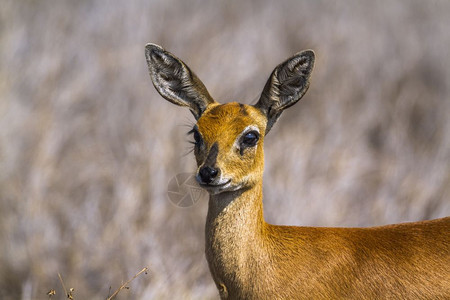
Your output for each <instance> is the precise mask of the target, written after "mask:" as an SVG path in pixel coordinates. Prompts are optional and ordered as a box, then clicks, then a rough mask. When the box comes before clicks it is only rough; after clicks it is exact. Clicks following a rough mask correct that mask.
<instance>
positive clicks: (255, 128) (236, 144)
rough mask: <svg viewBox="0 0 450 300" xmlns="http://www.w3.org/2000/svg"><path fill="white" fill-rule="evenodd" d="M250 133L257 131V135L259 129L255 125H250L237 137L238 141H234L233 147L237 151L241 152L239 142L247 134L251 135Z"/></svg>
mask: <svg viewBox="0 0 450 300" xmlns="http://www.w3.org/2000/svg"><path fill="white" fill-rule="evenodd" d="M250 131H256V132H257V133H259V128H258V127H257V126H255V125H249V126H247V127H245V128H244V130H242V132H241V133H240V134H239V135H238V136H237V137H236V140H235V141H234V144H233V147H234V148H235V149H238V150H241V146H240V143H239V141H240V140H241V138H242V137H243V136H244V135H245V134H247V133H249V132H250Z"/></svg>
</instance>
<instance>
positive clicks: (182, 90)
mask: <svg viewBox="0 0 450 300" xmlns="http://www.w3.org/2000/svg"><path fill="white" fill-rule="evenodd" d="M145 57H146V58H147V64H148V71H149V73H150V77H151V79H152V82H153V85H154V86H155V88H156V90H157V91H158V93H159V94H160V95H161V96H163V97H164V98H165V99H167V100H169V101H170V102H172V103H174V104H177V105H180V106H187V107H189V109H190V110H191V112H192V114H193V115H194V117H195V118H196V119H197V120H198V119H199V118H200V116H201V115H202V113H203V112H204V111H205V109H206V107H207V106H208V105H209V104H211V103H213V102H214V100H213V99H212V97H211V96H210V95H209V93H208V90H207V89H206V87H205V86H204V85H203V83H202V82H201V81H200V79H198V77H197V76H196V75H195V74H194V73H193V72H192V71H191V70H190V69H189V67H188V66H186V64H185V63H184V62H182V61H181V60H180V59H179V58H177V57H176V56H175V55H173V54H172V53H170V52H168V51H166V50H164V49H163V48H162V47H160V46H158V45H155V44H147V45H146V46H145Z"/></svg>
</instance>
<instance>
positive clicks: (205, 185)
mask: <svg viewBox="0 0 450 300" xmlns="http://www.w3.org/2000/svg"><path fill="white" fill-rule="evenodd" d="M230 182H231V179H228V180H227V181H225V182H224V183H218V184H214V183H199V185H200V186H201V187H202V188H205V189H218V188H222V187H225V186H226V185H227V184H229V183H230Z"/></svg>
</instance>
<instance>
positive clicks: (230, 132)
mask: <svg viewBox="0 0 450 300" xmlns="http://www.w3.org/2000/svg"><path fill="white" fill-rule="evenodd" d="M145 55H146V58H147V63H148V68H149V73H150V77H151V79H152V82H153V85H154V86H155V88H156V90H157V91H158V92H159V93H160V94H161V96H162V97H164V98H165V99H167V100H168V101H170V102H172V103H174V104H176V105H179V106H186V107H187V108H189V109H190V111H191V112H192V114H193V115H194V117H195V119H196V120H197V123H196V124H195V126H194V127H193V128H192V130H191V131H190V133H191V134H192V135H193V139H194V153H195V157H196V160H197V165H198V168H197V173H196V179H197V181H198V183H199V184H200V186H202V187H203V188H205V189H206V190H207V191H208V192H209V193H210V194H218V193H222V192H226V191H236V190H240V189H248V188H252V187H253V186H254V185H255V184H256V183H258V182H260V181H262V174H263V169H264V151H263V144H264V137H265V135H266V134H267V133H268V132H269V131H270V129H271V128H272V126H273V124H274V123H275V122H276V120H277V119H278V117H279V116H280V114H281V112H282V111H283V110H284V109H286V108H288V107H290V106H292V105H294V104H295V103H296V102H297V101H298V100H300V98H302V96H303V95H304V94H305V92H306V91H307V89H308V87H309V78H310V75H311V72H312V69H313V67H314V52H313V51H311V50H306V51H302V52H299V53H297V54H295V55H294V56H292V57H291V58H289V59H288V60H286V61H285V62H283V63H281V64H280V65H278V66H277V67H276V68H275V70H274V71H273V72H272V74H271V75H270V77H269V80H268V81H267V83H266V85H265V87H264V90H263V92H262V94H261V97H260V99H259V101H258V102H257V103H256V104H255V105H246V104H240V103H236V102H232V103H226V104H219V103H218V102H216V101H214V100H213V98H212V97H211V96H210V94H209V93H208V91H207V89H206V88H205V86H204V85H203V83H202V82H201V81H200V79H198V77H197V76H196V75H195V74H194V73H193V72H192V71H191V70H190V69H189V67H188V66H187V65H186V64H185V63H184V62H183V61H181V60H180V59H179V58H177V57H176V56H175V55H173V54H172V53H170V52H168V51H166V50H164V49H163V48H161V47H160V46H157V45H154V44H147V45H146V48H145Z"/></svg>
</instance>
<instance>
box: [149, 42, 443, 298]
mask: <svg viewBox="0 0 450 300" xmlns="http://www.w3.org/2000/svg"><path fill="white" fill-rule="evenodd" d="M153 52H155V53H156V54H155V55H156V56H157V57H158V59H157V60H155V59H153V56H152V55H153ZM146 55H147V61H148V63H149V70H150V75H151V76H152V78H154V77H157V75H158V74H156V75H155V74H153V73H154V72H160V71H159V70H163V71H162V72H166V73H168V71H167V70H173V69H175V70H177V68H178V69H179V70H182V71H183V72H185V74H181V75H179V74H180V72H172V73H170V74H172V75H173V76H174V78H169V77H168V76H167V74H166V73H165V74H164V76H160V77H161V78H163V79H165V78H169V79H170V80H167V82H164V81H163V82H156V83H155V81H154V84H155V87H156V88H157V90H158V91H161V90H163V92H160V93H161V95H163V97H165V98H166V99H168V100H169V101H171V102H173V103H177V104H179V103H181V104H179V105H182V106H190V109H191V111H192V112H193V114H194V116H196V118H197V119H198V122H197V124H196V126H197V129H196V130H198V134H199V135H200V138H201V144H198V145H197V146H196V148H195V156H196V159H197V164H198V166H199V169H198V170H197V173H200V169H201V168H203V167H205V164H210V165H209V167H214V168H216V169H217V170H220V173H219V175H217V178H215V179H214V181H213V182H212V185H205V188H207V189H208V191H209V192H210V193H211V196H210V200H209V209H208V216H207V221H206V230H205V234H206V258H207V260H208V264H209V267H210V270H211V274H212V276H213V278H214V281H215V283H216V285H217V288H218V289H219V292H220V296H221V298H222V299H450V217H447V218H442V219H438V220H432V221H423V222H415V223H404V224H397V225H390V226H382V227H373V228H322V227H294V226H276V225H271V224H268V223H266V222H265V221H264V217H263V204H262V198H263V195H262V186H263V183H262V179H263V169H264V151H263V146H264V136H265V134H266V133H267V132H268V130H270V127H271V126H272V125H273V123H274V122H275V121H276V120H277V118H278V117H279V115H280V114H281V111H282V110H283V109H285V108H287V107H289V106H290V105H293V104H294V103H296V102H297V101H298V100H299V99H300V98H301V96H302V95H303V94H304V93H305V92H306V90H307V88H308V86H309V81H308V80H309V76H310V74H311V70H312V66H313V62H314V54H313V52H311V51H309V52H300V53H298V54H296V55H294V56H293V57H292V58H290V59H288V60H287V61H286V62H284V63H283V64H280V65H279V66H278V67H277V68H276V69H275V70H274V72H273V73H272V75H271V77H270V78H269V81H268V83H267V84H266V87H265V88H264V91H263V94H262V96H261V100H260V102H259V103H258V104H257V105H255V106H250V105H242V104H239V103H227V104H222V105H221V104H218V103H217V102H215V101H213V100H212V98H210V96H209V94H208V95H207V96H204V98H206V99H207V100H205V101H204V102H201V103H200V104H199V103H198V102H199V101H200V100H198V99H201V98H202V97H200V96H199V97H195V93H196V91H198V90H202V89H204V87H203V86H202V87H201V88H195V86H194V87H193V88H192V87H191V86H187V87H186V85H182V86H179V85H177V84H176V80H178V77H182V78H181V79H182V81H183V82H189V78H194V79H195V82H198V81H199V80H198V78H197V77H196V76H193V75H192V74H193V73H192V71H190V70H189V68H188V67H187V66H186V65H185V64H184V63H182V62H181V61H179V60H178V58H176V57H175V56H173V54H170V53H169V52H167V51H165V50H164V49H162V48H160V47H159V46H156V45H151V44H149V45H147V49H146ZM160 56H161V57H165V58H166V56H167V59H165V60H161V59H159V57H160ZM164 64H166V65H164ZM179 66H181V67H179ZM155 70H156V71H155ZM280 74H281V75H280ZM160 77H157V78H160ZM286 78H288V80H285V79H286ZM290 78H294V79H296V80H289V79H290ZM180 81H181V80H180ZM173 82H175V84H174V83H173ZM195 82H194V85H195ZM167 89H168V90H169V92H167V91H166V90H167ZM291 92H292V96H289V97H288V96H286V95H285V94H286V93H291ZM171 93H172V94H175V95H176V98H171V96H167V95H171ZM183 93H185V94H188V95H189V97H191V98H192V99H194V100H190V99H187V98H186V97H184V98H183V97H181V96H179V95H184V94H183ZM179 99H182V101H183V102H181V100H179ZM186 99H187V100H186ZM177 101H178V102H177ZM249 128H250V129H252V130H254V131H257V132H259V134H260V136H259V140H258V142H257V144H256V145H255V146H254V147H248V148H244V147H241V146H240V145H241V144H240V141H241V137H242V136H243V135H244V134H245V133H246V132H248V129H249ZM214 145H215V146H214ZM214 147H216V150H217V149H218V151H213V148H214ZM240 148H242V149H240ZM212 151H213V152H214V155H212V156H213V158H214V159H212V158H211V157H212V156H211V152H212ZM280 167H281V166H280ZM199 180H201V179H199ZM227 180H229V182H228V181H227ZM221 182H227V184H226V185H222V186H221V185H220V183H221ZM216 183H218V184H217V185H215V184H216ZM280 198H282V195H280Z"/></svg>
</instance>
